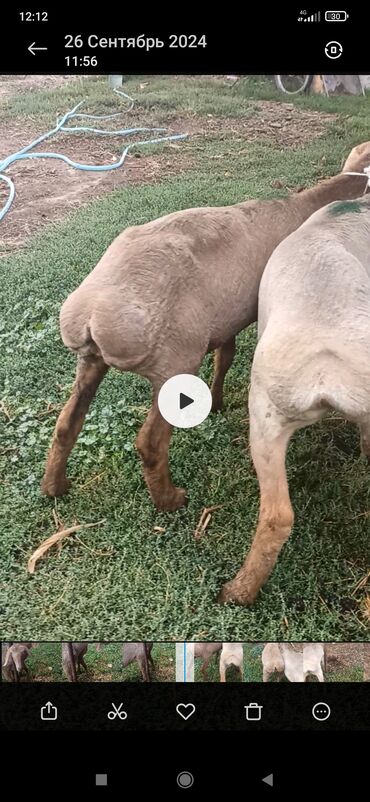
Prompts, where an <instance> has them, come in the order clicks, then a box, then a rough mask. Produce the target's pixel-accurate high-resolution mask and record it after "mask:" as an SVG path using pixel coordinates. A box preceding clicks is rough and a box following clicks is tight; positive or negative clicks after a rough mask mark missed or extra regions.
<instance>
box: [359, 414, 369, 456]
mask: <svg viewBox="0 0 370 802" xmlns="http://www.w3.org/2000/svg"><path fill="white" fill-rule="evenodd" d="M358 428H359V430H360V446H361V454H362V455H363V457H365V458H366V459H367V461H368V462H369V463H370V418H369V419H367V420H366V421H365V422H361V423H359V426H358Z"/></svg>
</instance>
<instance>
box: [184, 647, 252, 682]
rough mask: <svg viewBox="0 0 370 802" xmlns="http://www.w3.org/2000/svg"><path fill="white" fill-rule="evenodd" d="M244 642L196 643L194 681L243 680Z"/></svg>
mask: <svg viewBox="0 0 370 802" xmlns="http://www.w3.org/2000/svg"><path fill="white" fill-rule="evenodd" d="M243 670H244V645H243V643H194V681H195V682H199V681H203V682H230V681H234V682H237V681H239V682H243Z"/></svg>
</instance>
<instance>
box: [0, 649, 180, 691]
mask: <svg viewBox="0 0 370 802" xmlns="http://www.w3.org/2000/svg"><path fill="white" fill-rule="evenodd" d="M1 654H2V678H3V680H5V681H7V682H22V681H26V682H174V680H175V653H174V645H173V644H170V643H144V642H141V643H134V642H130V643H86V642H68V643H62V644H61V643H13V644H11V643H3V644H2V650H1Z"/></svg>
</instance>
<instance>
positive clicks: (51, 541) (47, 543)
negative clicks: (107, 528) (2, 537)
mask: <svg viewBox="0 0 370 802" xmlns="http://www.w3.org/2000/svg"><path fill="white" fill-rule="evenodd" d="M105 521H106V519H105V518H104V519H103V520H102V521H97V522H96V523H93V524H75V525H74V526H69V527H68V529H62V530H61V531H60V532H54V534H53V535H51V536H50V537H48V538H47V539H46V540H44V541H43V542H42V543H41V545H40V546H39V547H38V548H37V549H36V551H34V552H33V554H32V556H31V557H30V558H29V560H28V563H27V571H28V572H29V573H30V574H34V573H35V568H36V563H37V562H38V560H40V559H41V557H43V556H44V554H46V552H47V551H49V549H50V548H51V547H52V546H54V545H55V543H59V541H60V540H63V539H64V538H65V537H68V536H69V535H73V534H74V533H75V532H80V530H81V529H90V527H92V526H100V524H104V523H105Z"/></svg>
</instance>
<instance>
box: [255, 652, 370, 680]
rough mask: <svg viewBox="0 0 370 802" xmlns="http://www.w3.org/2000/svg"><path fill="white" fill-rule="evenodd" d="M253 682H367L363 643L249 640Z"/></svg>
mask: <svg viewBox="0 0 370 802" xmlns="http://www.w3.org/2000/svg"><path fill="white" fill-rule="evenodd" d="M246 651H247V677H246V678H247V681H249V682H261V681H262V682H280V681H288V682H363V681H364V644H363V643H264V644H258V645H257V644H246Z"/></svg>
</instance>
